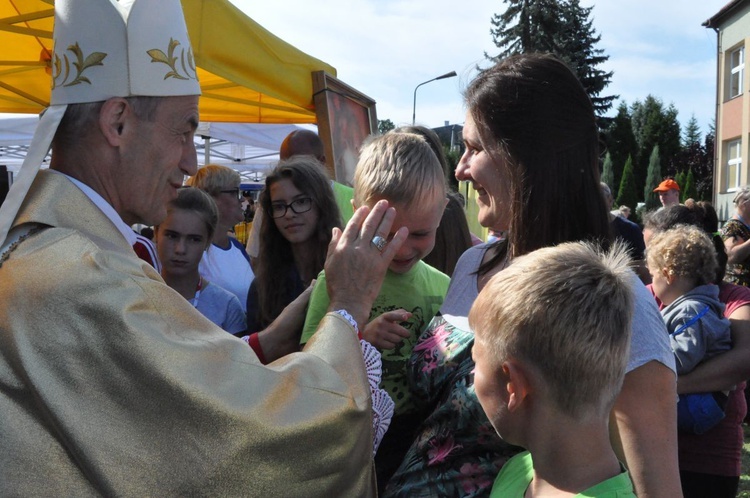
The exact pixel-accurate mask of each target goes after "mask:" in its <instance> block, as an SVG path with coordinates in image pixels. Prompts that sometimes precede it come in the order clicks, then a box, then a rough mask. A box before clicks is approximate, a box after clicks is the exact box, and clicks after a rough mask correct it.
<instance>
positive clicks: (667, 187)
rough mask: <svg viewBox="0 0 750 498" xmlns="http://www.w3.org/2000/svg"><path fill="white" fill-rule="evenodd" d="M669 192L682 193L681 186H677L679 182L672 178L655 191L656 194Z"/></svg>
mask: <svg viewBox="0 0 750 498" xmlns="http://www.w3.org/2000/svg"><path fill="white" fill-rule="evenodd" d="M668 190H676V191H678V192H679V191H680V186H679V185H677V182H676V181H674V180H672V179H671V178H668V179H666V180H664V181H663V182H661V183H660V184H659V186H658V187H656V188H655V189H654V192H666V191H668Z"/></svg>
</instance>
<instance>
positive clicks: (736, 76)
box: [729, 47, 745, 99]
mask: <svg viewBox="0 0 750 498" xmlns="http://www.w3.org/2000/svg"><path fill="white" fill-rule="evenodd" d="M729 67H730V68H731V72H730V74H729V98H730V99H731V98H734V97H737V96H738V95H742V81H743V80H744V79H745V47H740V48H738V49H737V50H733V51H732V53H731V54H730V55H729Z"/></svg>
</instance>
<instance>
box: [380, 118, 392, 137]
mask: <svg viewBox="0 0 750 498" xmlns="http://www.w3.org/2000/svg"><path fill="white" fill-rule="evenodd" d="M394 128H396V125H395V124H393V121H391V120H390V119H382V120H381V119H378V132H380V134H381V135H385V134H386V133H388V132H389V131H391V130H393V129H394Z"/></svg>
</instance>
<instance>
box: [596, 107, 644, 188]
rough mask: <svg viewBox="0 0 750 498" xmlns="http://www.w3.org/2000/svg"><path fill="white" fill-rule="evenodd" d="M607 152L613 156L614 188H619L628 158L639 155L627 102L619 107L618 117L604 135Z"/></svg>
mask: <svg viewBox="0 0 750 498" xmlns="http://www.w3.org/2000/svg"><path fill="white" fill-rule="evenodd" d="M604 140H605V143H606V146H607V152H608V153H609V154H610V155H611V156H612V173H613V176H614V180H613V182H612V186H619V185H620V181H621V180H622V170H623V168H624V167H625V161H627V160H628V156H632V157H635V156H636V154H637V153H638V144H637V143H636V141H635V135H633V123H632V120H631V119H630V111H629V110H628V105H627V104H626V103H625V102H621V103H620V105H619V106H618V107H617V115H616V116H615V117H614V119H612V122H611V123H610V125H609V128H607V132H606V133H605V134H604Z"/></svg>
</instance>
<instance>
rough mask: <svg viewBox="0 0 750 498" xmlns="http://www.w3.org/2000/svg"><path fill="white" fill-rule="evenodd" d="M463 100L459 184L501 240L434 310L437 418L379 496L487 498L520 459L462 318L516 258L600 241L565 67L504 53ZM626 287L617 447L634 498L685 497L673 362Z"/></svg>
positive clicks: (428, 373) (579, 111) (431, 356)
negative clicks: (483, 385) (498, 420)
mask: <svg viewBox="0 0 750 498" xmlns="http://www.w3.org/2000/svg"><path fill="white" fill-rule="evenodd" d="M465 97H466V104H467V108H468V110H467V114H466V121H465V124H464V130H463V133H464V142H465V144H466V151H465V153H464V155H463V156H462V158H461V161H460V163H459V165H458V168H457V169H456V178H458V179H459V180H463V181H470V182H471V183H472V184H473V186H474V188H475V189H476V191H477V194H478V196H477V204H478V207H479V214H478V218H479V222H480V223H481V224H482V225H483V226H485V227H490V228H491V227H503V228H507V232H508V236H507V238H506V239H504V240H501V241H499V242H496V243H492V244H482V245H479V246H475V247H473V248H471V249H469V250H468V251H466V252H465V253H464V255H463V256H462V257H461V259H460V260H459V262H458V264H457V265H456V269H455V271H454V274H453V277H452V279H451V285H450V288H449V290H448V294H447V296H446V298H445V301H444V303H443V306H442V307H441V311H440V314H439V315H438V316H436V317H435V318H434V319H433V321H432V322H431V323H430V325H429V326H428V327H427V329H426V330H425V332H424V333H423V334H422V336H421V338H420V340H419V342H418V344H417V346H416V347H415V348H414V352H413V353H412V358H411V361H410V375H411V382H412V387H413V396H415V397H417V398H421V399H422V400H423V402H424V403H425V405H427V406H431V407H434V410H433V411H432V414H431V415H429V416H428V418H427V419H426V420H425V422H424V424H423V425H422V427H421V429H420V431H419V433H418V436H417V439H416V440H415V441H414V443H413V444H412V446H411V448H410V449H409V452H408V453H407V455H406V457H405V459H404V460H403V462H402V463H401V466H400V467H399V469H398V470H397V472H396V474H395V475H394V477H393V478H392V479H391V481H390V482H389V484H388V487H387V489H386V493H385V496H488V495H489V492H490V489H491V487H492V483H493V481H494V479H495V476H496V475H497V472H498V471H499V469H500V467H501V466H502V465H503V464H504V463H505V461H506V460H507V459H508V458H509V457H510V456H512V455H513V454H515V453H517V452H518V451H520V450H519V448H515V447H511V446H509V445H508V444H507V443H505V442H504V441H503V440H502V439H501V438H500V437H499V436H498V435H497V433H496V432H495V430H494V429H493V428H492V426H491V424H490V423H489V421H488V419H487V417H486V415H485V414H484V412H483V410H482V408H481V406H480V405H479V402H478V400H477V398H476V393H475V391H474V386H473V382H474V381H473V369H474V362H473V361H472V358H471V349H472V346H473V343H474V335H473V333H472V332H471V330H470V329H469V327H468V321H467V319H466V317H467V316H468V311H469V309H470V308H471V305H472V304H473V302H474V300H475V299H476V297H477V295H478V293H479V291H480V290H481V289H482V288H483V287H484V285H485V284H486V283H487V281H488V280H489V279H490V277H492V276H493V275H495V274H497V273H499V272H501V271H502V270H503V269H504V268H505V267H506V266H507V264H508V262H509V261H510V260H511V259H513V258H515V257H517V256H521V255H524V254H527V253H529V252H531V251H534V250H536V249H539V248H542V247H546V246H552V245H556V244H560V243H563V242H570V241H581V240H588V241H594V242H598V243H600V244H602V245H603V246H606V245H608V244H609V234H610V231H609V217H608V211H607V209H606V207H605V204H604V199H603V197H602V195H601V193H600V190H599V136H598V130H597V125H596V118H595V115H594V111H593V107H592V105H591V101H590V100H589V98H588V96H587V94H586V92H585V90H584V89H583V87H582V86H581V84H580V82H579V81H578V80H577V78H576V77H575V75H574V74H573V73H572V72H571V70H570V69H569V68H568V67H567V66H566V65H565V64H564V63H563V62H561V61H560V60H558V59H556V58H555V57H553V56H550V55H541V54H525V55H518V56H513V57H510V58H508V59H505V60H503V61H501V62H500V63H498V64H497V65H495V66H494V67H492V68H489V69H487V70H485V71H483V72H482V73H480V74H479V75H478V76H477V77H476V78H475V79H474V81H472V83H471V84H470V85H469V88H468V89H467V91H466V95H465ZM632 279H633V288H634V289H635V292H636V299H635V301H636V309H635V313H634V318H633V338H632V340H631V348H630V358H629V360H628V366H627V373H626V376H625V383H624V386H623V390H622V392H621V393H620V395H619V396H618V398H617V400H616V402H615V407H614V409H613V412H612V424H611V433H612V434H611V436H612V437H611V439H612V444H613V447H614V448H615V451H616V452H617V454H618V456H619V458H620V459H621V460H622V461H623V462H624V463H625V464H626V465H627V466H628V467H629V470H630V473H631V476H632V478H633V481H634V484H635V488H636V491H637V493H638V495H639V496H665V497H672V496H680V494H681V491H680V482H679V476H678V471H677V455H676V452H677V448H676V442H675V441H676V430H677V429H676V410H675V404H676V401H677V395H676V392H675V373H674V358H673V355H672V351H671V349H670V346H669V342H668V336H667V332H666V329H665V327H664V324H663V322H662V319H661V316H660V315H659V312H658V309H657V308H656V306H655V303H654V301H653V298H652V297H651V296H650V294H649V293H648V292H647V291H646V289H645V287H644V286H643V285H642V284H640V282H639V281H638V279H637V277H636V276H635V274H633V275H632ZM591 297H592V299H595V298H596V296H591ZM570 457H571V458H578V457H579V456H578V455H570ZM581 465H586V462H583V461H581Z"/></svg>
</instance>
